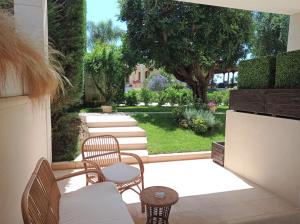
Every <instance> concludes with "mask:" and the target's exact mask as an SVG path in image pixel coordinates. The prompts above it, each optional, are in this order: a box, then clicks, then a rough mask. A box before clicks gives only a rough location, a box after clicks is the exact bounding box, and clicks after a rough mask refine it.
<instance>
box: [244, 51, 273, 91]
mask: <svg viewBox="0 0 300 224" xmlns="http://www.w3.org/2000/svg"><path fill="white" fill-rule="evenodd" d="M275 70H276V58H275V57H272V56H267V57H261V58H258V59H252V60H247V61H242V62H241V63H240V65H239V76H238V88H239V89H268V88H273V87H274V82H275Z"/></svg>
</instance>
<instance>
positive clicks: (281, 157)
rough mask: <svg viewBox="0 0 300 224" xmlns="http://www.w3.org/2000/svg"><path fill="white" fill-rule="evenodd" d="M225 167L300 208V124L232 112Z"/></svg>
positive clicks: (299, 122)
mask: <svg viewBox="0 0 300 224" xmlns="http://www.w3.org/2000/svg"><path fill="white" fill-rule="evenodd" d="M225 141H226V147H225V167H226V168H228V169H230V170H232V171H233V172H235V173H237V174H239V175H241V176H243V177H245V178H247V179H249V180H250V181H253V182H254V183H257V184H259V185H261V186H262V187H264V188H266V189H268V190H269V191H271V192H273V193H275V194H277V195H278V196H280V197H282V198H285V199H286V200H288V201H289V202H291V203H292V204H293V205H295V206H297V207H300V175H299V171H300V121H297V120H291V119H283V118H275V117H268V116H261V115H254V114H247V113H239V112H234V111H228V112H227V116H226V140H225Z"/></svg>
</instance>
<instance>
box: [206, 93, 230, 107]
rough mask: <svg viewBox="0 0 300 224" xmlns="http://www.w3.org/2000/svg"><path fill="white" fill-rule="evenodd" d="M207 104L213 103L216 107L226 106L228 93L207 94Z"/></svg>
mask: <svg viewBox="0 0 300 224" xmlns="http://www.w3.org/2000/svg"><path fill="white" fill-rule="evenodd" d="M207 97H208V101H209V102H215V103H216V104H217V105H226V106H228V104H229V91H228V90H224V91H214V92H210V93H208V94H207Z"/></svg>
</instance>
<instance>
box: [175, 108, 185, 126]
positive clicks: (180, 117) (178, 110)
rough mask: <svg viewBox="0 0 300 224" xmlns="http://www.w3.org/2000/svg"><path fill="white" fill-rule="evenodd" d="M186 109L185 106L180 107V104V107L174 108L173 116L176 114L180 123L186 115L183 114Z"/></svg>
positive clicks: (176, 118)
mask: <svg viewBox="0 0 300 224" xmlns="http://www.w3.org/2000/svg"><path fill="white" fill-rule="evenodd" d="M184 111H185V108H184V107H180V106H179V107H175V108H174V109H173V110H172V114H173V116H174V118H175V120H176V121H177V122H179V123H180V121H181V120H183V119H184V116H183V113H184Z"/></svg>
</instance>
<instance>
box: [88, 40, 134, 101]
mask: <svg viewBox="0 0 300 224" xmlns="http://www.w3.org/2000/svg"><path fill="white" fill-rule="evenodd" d="M128 69H129V67H128V66H127V64H125V63H124V60H123V55H122V51H121V48H120V47H116V46H113V45H107V44H103V43H102V44H101V43H97V44H96V45H95V47H94V49H93V51H92V52H90V53H87V54H86V56H85V71H86V72H87V73H88V74H90V75H91V77H92V80H93V81H94V84H95V87H96V89H97V90H98V91H99V94H100V95H102V96H103V97H104V100H105V103H106V104H105V105H111V103H112V102H113V101H116V96H117V94H118V92H119V91H124V90H123V86H124V78H125V77H126V75H127V74H128V73H129V71H128Z"/></svg>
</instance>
